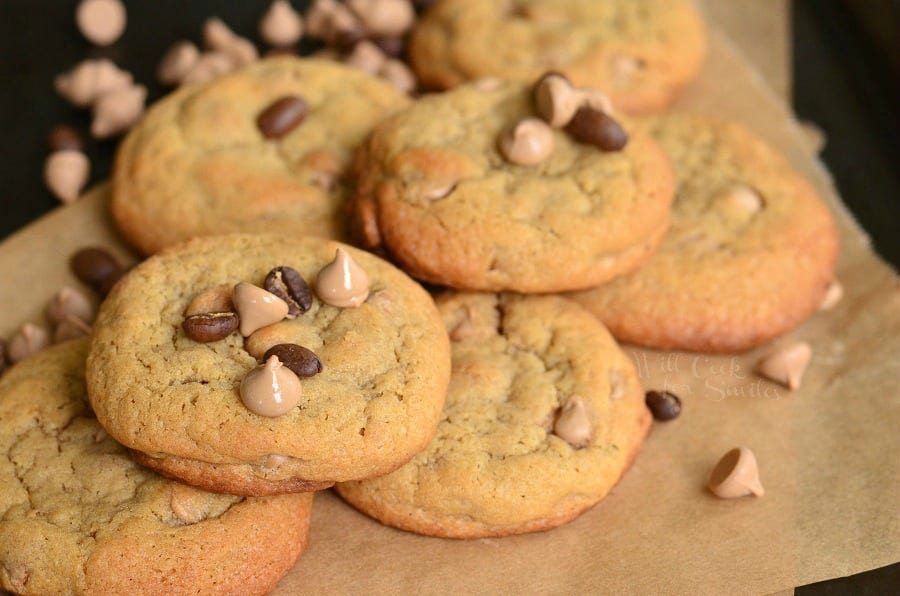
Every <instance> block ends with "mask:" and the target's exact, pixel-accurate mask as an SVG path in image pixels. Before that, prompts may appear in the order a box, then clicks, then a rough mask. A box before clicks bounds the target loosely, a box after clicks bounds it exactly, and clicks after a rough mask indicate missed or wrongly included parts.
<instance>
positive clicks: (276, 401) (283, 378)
mask: <svg viewBox="0 0 900 596" xmlns="http://www.w3.org/2000/svg"><path fill="white" fill-rule="evenodd" d="M240 392H241V401H242V402H244V405H245V406H246V407H247V409H248V410H250V411H251V412H253V413H254V414H259V415H260V416H269V417H275V416H283V415H284V414H287V413H288V412H290V411H291V410H292V409H293V408H294V407H295V406H296V405H297V404H298V403H299V402H300V398H301V397H302V396H303V388H302V386H301V385H300V379H299V378H297V375H295V374H294V373H293V372H291V371H290V370H289V369H287V368H285V367H284V366H283V365H282V364H281V362H280V361H279V360H278V356H270V357H269V358H268V359H267V360H266V362H265V364H262V365H261V366H257V367H256V368H254V369H253V370H251V371H250V372H249V373H247V376H246V377H244V380H243V381H241V390H240Z"/></svg>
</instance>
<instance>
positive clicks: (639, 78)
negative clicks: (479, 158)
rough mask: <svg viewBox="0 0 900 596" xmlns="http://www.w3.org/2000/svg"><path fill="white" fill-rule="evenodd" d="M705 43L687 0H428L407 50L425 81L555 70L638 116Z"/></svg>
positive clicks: (672, 87) (661, 101) (693, 62)
mask: <svg viewBox="0 0 900 596" xmlns="http://www.w3.org/2000/svg"><path fill="white" fill-rule="evenodd" d="M706 46H707V34H706V28H705V26H704V23H703V20H702V18H701V17H700V14H699V13H698V12H697V9H696V8H695V7H694V6H693V4H692V3H691V2H690V0H606V1H603V2H600V1H597V0H593V1H592V0H504V1H502V2H484V1H483V0H438V2H436V3H435V4H434V5H433V6H432V7H431V8H430V9H429V11H428V12H427V13H426V14H425V15H424V17H423V18H422V19H420V20H419V22H418V23H417V25H416V27H415V29H414V30H413V34H412V37H411V40H410V52H409V53H410V59H411V63H412V65H413V68H414V69H415V70H416V73H417V75H418V76H419V78H420V80H421V81H422V82H423V84H424V85H426V86H429V87H434V88H438V89H447V88H450V87H454V86H456V85H458V84H460V83H462V82H465V81H467V80H472V79H478V78H482V77H501V78H510V79H518V80H534V79H536V78H537V77H539V76H540V75H541V74H543V73H544V72H546V71H548V70H558V71H562V72H565V73H566V74H567V75H568V76H569V78H571V79H572V80H573V81H575V82H576V83H577V84H578V85H580V86H588V87H596V88H598V89H601V90H602V91H604V92H605V93H607V94H609V95H610V97H611V98H612V99H613V102H614V103H615V104H616V106H617V107H618V108H620V109H622V110H624V111H626V112H631V113H638V112H647V111H651V110H658V109H661V108H663V107H665V106H666V105H667V104H668V103H669V102H670V101H671V99H672V98H673V96H674V95H675V94H676V93H677V92H678V91H679V90H680V89H681V88H682V87H683V86H684V85H686V84H687V83H688V82H690V81H691V80H693V79H694V78H695V77H696V76H697V74H698V72H699V70H700V67H701V65H702V62H703V58H704V56H705V54H706Z"/></svg>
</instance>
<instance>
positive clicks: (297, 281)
mask: <svg viewBox="0 0 900 596" xmlns="http://www.w3.org/2000/svg"><path fill="white" fill-rule="evenodd" d="M263 287H264V288H265V289H266V291H268V292H271V293H273V294H275V295H276V296H278V297H279V298H281V299H282V300H284V301H285V302H287V305H288V318H289V319H293V318H295V317H296V316H297V315H300V314H302V313H305V312H306V311H308V310H309V307H311V306H312V292H311V291H310V289H309V286H308V285H306V281H305V280H304V279H303V276H302V275H300V274H299V273H297V270H296V269H292V268H291V267H286V266H284V267H275V268H274V269H272V270H271V271H269V274H268V275H267V276H266V281H265V284H264V285H263Z"/></svg>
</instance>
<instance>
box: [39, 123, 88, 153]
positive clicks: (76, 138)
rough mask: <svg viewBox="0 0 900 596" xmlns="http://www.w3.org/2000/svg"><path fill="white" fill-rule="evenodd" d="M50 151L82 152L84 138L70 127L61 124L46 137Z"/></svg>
mask: <svg viewBox="0 0 900 596" xmlns="http://www.w3.org/2000/svg"><path fill="white" fill-rule="evenodd" d="M47 146H48V147H49V148H50V151H84V146H85V142H84V137H83V136H82V135H81V133H79V132H78V131H77V130H75V129H74V128H72V127H71V126H66V125H64V124H61V125H59V126H57V127H55V128H54V129H53V130H51V131H50V134H49V135H48V136H47Z"/></svg>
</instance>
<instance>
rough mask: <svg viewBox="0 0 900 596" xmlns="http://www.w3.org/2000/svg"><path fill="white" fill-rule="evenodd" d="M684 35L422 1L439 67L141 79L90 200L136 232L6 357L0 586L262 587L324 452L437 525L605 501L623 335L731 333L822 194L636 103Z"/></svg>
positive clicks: (632, 422)
mask: <svg viewBox="0 0 900 596" xmlns="http://www.w3.org/2000/svg"><path fill="white" fill-rule="evenodd" d="M498 39H502V40H504V44H503V45H502V47H497V43H496V41H497V40H498ZM705 45H706V44H705V29H704V26H703V23H702V20H701V19H700V17H699V16H698V14H697V13H696V11H695V10H694V9H693V7H692V5H691V4H690V3H689V2H687V1H679V2H669V1H665V2H664V1H662V0H642V1H641V2H635V1H633V0H632V1H629V2H580V1H575V0H571V1H566V0H552V1H551V0H542V1H535V2H528V3H523V2H519V3H486V2H478V1H474V0H439V1H438V2H436V3H435V4H434V5H433V6H432V7H431V8H430V10H429V11H428V12H427V13H426V14H425V16H424V18H423V19H421V20H420V21H419V22H418V23H417V24H416V26H415V28H414V29H413V31H412V34H411V37H410V46H409V53H410V58H411V65H412V67H413V68H414V69H415V70H416V72H417V74H418V76H419V78H420V82H421V83H422V84H423V85H424V86H426V87H430V88H432V89H434V90H436V91H437V90H439V89H440V90H441V91H440V92H435V93H430V94H425V95H422V96H421V97H418V98H416V99H411V98H409V97H407V96H406V95H404V94H402V93H400V92H399V91H397V90H396V88H394V87H393V86H391V85H390V84H389V83H386V82H384V81H382V80H379V79H376V78H373V77H370V76H369V75H366V74H365V73H362V72H359V71H356V70H353V69H351V68H349V67H346V66H343V65H340V64H336V63H333V62H329V61H326V60H319V59H302V58H296V57H277V58H269V59H266V60H263V61H261V62H258V63H256V64H252V65H250V66H247V67H245V68H243V69H240V70H237V71H235V72H233V73H229V74H226V75H223V76H220V77H217V78H214V79H212V80H210V81H206V82H203V83H200V84H197V85H187V86H184V87H182V88H180V89H179V90H177V91H175V92H173V93H172V94H170V95H169V96H167V97H165V98H164V99H162V100H161V101H160V102H158V103H157V104H156V105H155V106H152V107H151V108H150V110H149V111H148V113H147V115H146V116H145V117H144V119H143V120H142V121H141V122H140V123H139V124H138V125H137V126H136V127H135V128H134V129H133V130H132V131H131V132H130V133H129V135H128V136H127V137H126V138H125V140H124V141H123V142H122V145H121V147H120V149H119V152H118V156H117V161H116V166H115V172H114V176H113V185H112V193H113V196H112V203H111V209H112V213H113V216H114V220H115V222H116V224H117V225H118V227H119V228H120V230H121V231H122V233H123V234H124V235H125V237H126V238H127V239H128V240H129V242H131V243H132V244H133V245H134V246H135V247H136V248H137V249H138V250H139V251H140V252H141V253H143V254H145V255H147V256H148V257H149V258H147V260H145V261H144V262H143V263H141V264H139V265H138V266H137V267H135V268H134V269H132V270H131V271H130V272H129V273H128V274H126V275H125V276H124V277H123V278H122V279H121V280H120V281H119V282H118V283H117V284H116V285H115V287H114V288H113V289H112V291H111V292H110V294H109V296H108V297H107V299H106V300H105V301H104V303H103V304H102V306H101V308H100V312H99V315H98V317H97V320H96V322H95V324H94V329H93V334H92V338H91V340H90V346H88V345H87V343H86V342H84V341H80V342H74V343H71V344H65V345H62V346H59V347H57V348H54V349H53V350H52V351H48V352H46V353H43V354H41V355H39V356H35V357H33V358H30V359H28V360H26V361H25V362H24V363H23V364H19V365H17V366H16V368H15V369H14V370H13V371H12V372H11V373H10V374H9V375H7V376H6V377H5V378H4V379H3V381H2V383H0V407H2V408H3V409H2V411H3V412H4V415H3V420H4V426H3V433H4V434H2V435H0V437H2V438H3V442H4V443H5V447H6V451H7V452H8V453H9V454H10V458H9V461H8V462H6V461H3V462H0V465H2V466H3V468H0V473H2V474H6V476H8V477H9V479H10V480H11V482H10V483H4V484H3V485H8V486H12V488H10V489H6V490H8V491H11V492H9V496H5V495H4V493H2V492H0V497H4V498H2V499H0V502H3V503H6V502H10V503H16V505H15V506H14V507H12V508H10V509H9V511H10V512H12V513H7V514H6V516H5V517H4V518H3V519H4V521H3V522H0V538H3V539H2V540H0V562H2V567H0V580H2V582H3V585H4V587H8V588H9V589H13V590H16V591H23V592H24V591H38V592H40V591H57V587H56V584H51V583H39V582H38V581H37V579H36V578H37V577H38V576H40V577H41V578H43V579H41V581H42V582H43V581H44V579H45V578H49V577H55V578H59V577H62V578H76V579H65V581H69V582H72V581H74V582H75V584H74V585H76V591H100V592H104V591H123V590H130V591H134V590H150V589H157V590H158V589H165V590H167V591H169V590H176V591H177V590H179V589H183V588H185V587H189V586H195V587H196V586H201V587H207V588H209V589H212V588H213V587H215V588H217V589H222V590H226V591H233V590H236V589H242V590H246V591H266V590H269V589H271V588H272V587H273V586H274V583H275V582H277V581H278V579H279V578H280V577H281V575H283V573H285V572H286V571H287V570H288V569H289V568H290V567H291V566H292V565H293V564H294V561H296V559H297V557H298V556H299V554H300V552H302V550H303V548H304V547H305V543H306V535H307V530H308V523H309V511H310V506H311V496H310V495H311V494H312V492H313V491H316V490H322V489H326V488H328V487H330V486H332V485H334V486H335V488H336V490H337V492H338V493H339V494H340V495H341V496H342V497H343V498H344V499H345V500H346V501H348V502H349V503H351V504H352V505H353V506H355V507H357V508H359V509H360V510H362V511H364V512H365V513H367V514H369V515H371V516H373V517H375V518H377V519H378V520H380V521H382V522H384V523H386V524H389V525H392V526H395V527H399V528H403V529H406V530H410V531H413V532H418V533H423V534H428V535H434V536H444V537H454V538H474V537H488V536H505V535H510V534H517V533H523V532H532V531H538V530H546V529H549V528H553V527H555V526H558V525H560V524H563V523H566V522H568V521H570V520H572V519H573V518H575V517H576V516H578V515H579V514H580V513H582V512H584V511H586V510H587V509H589V508H591V507H592V506H594V505H595V504H597V503H598V502H599V501H600V500H602V499H603V497H604V496H605V495H606V494H607V493H608V492H609V491H610V490H611V489H612V487H613V486H614V485H615V484H616V482H617V481H618V480H619V479H620V478H621V476H622V475H623V473H624V472H625V471H626V470H627V468H628V467H629V466H630V465H631V463H632V461H633V460H634V458H635V457H636V455H637V453H638V450H639V449H640V446H641V444H642V442H643V440H644V437H645V435H646V434H647V432H648V429H649V426H650V419H651V415H650V412H649V410H648V409H647V407H646V405H645V400H644V389H643V388H642V387H641V384H640V382H639V380H638V378H637V374H636V371H635V367H634V366H633V364H632V363H631V361H630V359H629V358H628V356H627V355H626V354H625V353H624V352H623V351H622V350H621V349H620V347H619V346H618V344H617V343H616V340H619V341H626V342H630V343H635V344H638V345H643V346H649V347H656V348H663V349H680V350H695V351H712V352H729V351H742V350H747V349H750V348H752V347H755V346H758V345H761V344H763V343H765V342H767V341H769V340H770V339H772V338H774V337H776V336H779V335H781V334H784V333H786V332H787V331H789V330H791V329H793V328H794V327H796V326H797V325H798V324H799V323H800V322H801V321H802V320H803V319H804V318H806V317H807V316H808V315H809V314H811V313H812V312H813V311H814V310H815V309H816V308H817V307H818V305H819V303H820V301H821V299H822V297H823V295H824V292H825V290H826V288H827V287H828V285H829V283H831V282H832V278H833V273H834V266H835V260H836V255H837V249H838V247H837V234H836V231H835V227H834V223H833V221H832V218H831V215H830V212H829V210H828V209H827V207H825V206H824V204H823V203H822V201H821V200H820V199H819V198H818V197H817V196H816V195H815V193H814V191H813V190H812V189H811V187H810V186H809V184H808V183H806V181H804V180H803V179H802V178H801V177H800V176H799V175H798V174H796V173H795V172H794V171H793V170H792V169H791V168H790V167H789V166H788V165H787V164H786V162H785V161H784V160H783V159H782V158H781V157H780V156H778V154H777V153H776V152H775V151H773V150H772V149H771V148H769V147H767V146H766V145H765V144H764V143H762V142H761V141H760V140H759V139H757V138H755V137H754V136H753V135H752V134H751V133H750V132H748V131H747V130H745V129H744V128H743V127H741V126H740V125H739V124H736V123H732V122H724V121H718V120H712V119H709V118H705V117H701V116H688V115H678V114H655V115H653V116H651V117H649V118H645V117H639V116H637V114H639V113H646V112H651V111H656V110H659V109H662V108H664V107H665V106H666V105H668V104H669V102H670V101H671V99H672V98H673V97H674V96H675V95H676V94H677V92H678V90H679V89H681V88H682V87H683V86H684V85H686V84H688V83H689V82H690V80H691V79H692V78H693V77H694V76H695V75H696V74H697V72H698V70H699V68H700V65H701V62H702V58H703V54H704V51H705ZM351 243H355V244H357V247H353V246H351V245H350V244H351ZM363 249H365V250H363ZM373 253H374V254H373ZM391 263H393V264H391ZM415 280H418V281H419V282H424V283H427V284H429V286H430V289H431V290H432V291H431V293H429V292H427V291H425V290H424V289H423V288H422V286H420V285H419V284H418V283H417V282H416V281H415ZM560 294H565V295H560ZM607 328H608V329H609V331H607ZM85 361H86V372H84V371H85V364H84V363H85ZM35 392H40V393H41V394H42V395H45V396H47V399H46V400H44V401H43V402H41V403H35V402H34V401H33V400H32V401H30V400H27V399H24V397H23V396H30V395H32V394H33V393H35ZM88 401H89V403H90V406H88ZM44 402H46V403H44ZM7 411H8V412H9V415H8V416H7V413H6V412H7ZM94 415H96V419H94V418H93V416H94ZM7 419H9V420H11V421H13V422H11V423H9V424H7V423H6V420H7ZM10 429H11V430H10ZM107 433H108V434H107ZM120 444H121V445H120ZM129 455H130V458H129V457H128V456H129ZM134 462H138V463H134ZM138 464H140V465H138ZM70 467H71V471H69V470H70ZM56 468H60V470H62V469H63V468H65V470H62V471H61V472H59V474H57V473H56V472H54V471H53V470H55V469H56ZM44 469H48V470H50V471H49V472H42V471H40V470H44ZM151 469H152V470H155V471H156V472H158V473H159V474H161V475H162V476H164V477H167V478H171V479H174V480H172V481H169V480H163V478H162V477H161V476H159V475H157V474H156V473H155V472H152V471H150V470H151ZM4 470H5V471H4ZM63 472H65V473H63ZM60 478H63V484H64V486H63V488H62V491H60V486H59V482H60ZM66 487H69V488H66ZM72 487H74V488H72ZM61 493H62V494H64V495H65V497H61V496H60V494H61ZM35 511H40V513H39V514H35V513H34V512H35ZM54 516H55V517H54ZM35 517H37V518H38V519H39V520H41V523H43V519H44V517H47V519H50V518H52V519H53V520H55V521H52V522H48V523H46V524H44V525H40V526H39V527H38V528H37V529H35V528H36V526H35V524H36V523H37V522H35V521H34V518H35ZM6 520H13V521H12V522H10V523H7V521H6ZM60 520H71V521H66V523H67V524H68V525H67V527H69V528H70V530H69V532H68V533H67V534H64V533H59V532H58V529H57V526H58V525H59V521H60ZM247 528H252V531H251V530H249V529H247ZM286 530H289V531H286ZM50 532H56V533H54V534H53V535H52V536H50V534H49V533H50ZM276 534H277V535H278V536H279V538H278V539H277V540H280V542H277V541H276V539H275V538H273V536H274V535H276ZM35 536H38V537H39V538H40V541H42V542H40V544H44V543H45V542H46V543H49V544H54V545H60V546H59V547H58V548H59V550H58V552H57V551H54V553H55V554H53V556H50V555H49V554H45V555H42V556H41V557H38V556H37V555H36V554H35V552H36V551H35V550H34V549H35V548H37V547H36V546H34V545H36V544H38V542H35ZM7 537H9V539H7ZM137 543H139V544H140V546H141V549H142V550H141V551H140V554H138V555H136V556H134V555H132V554H129V549H130V548H132V545H133V544H137ZM7 544H8V545H11V546H9V547H7V546H6V545H7ZM206 544H216V545H217V546H216V547H215V548H207V547H206V546H204V545H206ZM23 545H26V546H23ZM54 548H56V546H54ZM2 549H6V550H2ZM190 549H197V550H199V551H202V552H204V553H206V554H207V555H208V556H209V557H215V558H214V559H210V560H206V559H203V560H201V561H200V562H199V563H198V565H197V571H196V573H188V572H186V571H185V570H184V569H178V568H176V566H175V564H174V561H177V560H178V558H179V557H185V556H192V557H193V556H194V555H192V554H189V553H193V552H194V551H193V550H190ZM145 551H146V552H145ZM268 555H272V556H268ZM225 560H227V561H228V562H229V563H231V566H227V565H224V564H223V563H222V561H225ZM59 561H64V563H60V562H59ZM236 563H240V564H236ZM54 566H55V567H54ZM63 567H65V568H63ZM145 567H146V569H145ZM236 568H239V569H236ZM135 569H138V570H140V572H138V571H134V570H135ZM144 572H146V573H144ZM47 581H49V580H47Z"/></svg>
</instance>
